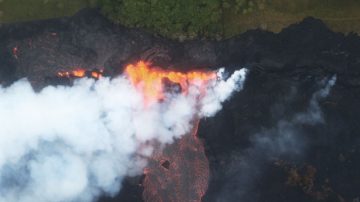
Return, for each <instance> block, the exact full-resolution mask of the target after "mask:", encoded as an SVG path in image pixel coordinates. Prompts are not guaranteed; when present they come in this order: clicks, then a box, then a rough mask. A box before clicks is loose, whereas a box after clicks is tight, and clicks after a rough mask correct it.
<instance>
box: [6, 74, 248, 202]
mask: <svg viewBox="0 0 360 202" xmlns="http://www.w3.org/2000/svg"><path fill="white" fill-rule="evenodd" d="M245 75H246V70H245V69H242V70H240V71H237V72H235V73H234V75H233V76H232V77H230V78H229V79H227V80H226V81H224V80H223V79H222V77H219V78H218V80H217V81H214V82H211V83H209V84H207V86H206V89H207V94H206V95H205V96H203V97H201V96H200V95H201V92H200V85H201V82H199V85H197V84H194V85H192V86H191V87H190V89H189V94H187V95H183V94H171V95H168V98H167V99H166V101H165V102H161V103H160V102H159V103H155V104H153V105H151V106H146V107H145V106H144V100H143V99H144V98H143V96H142V94H141V93H140V92H139V91H138V90H137V89H136V88H134V87H133V86H132V85H131V84H130V82H129V80H128V79H127V78H126V77H125V76H120V77H118V78H115V79H112V80H110V79H108V78H102V79H100V80H98V81H95V80H92V79H86V78H83V79H79V80H77V81H76V82H75V83H74V85H73V86H71V87H65V86H58V87H53V86H49V87H46V88H44V89H43V90H42V91H41V92H39V93H35V92H34V90H33V89H32V87H31V85H30V84H29V82H28V81H26V80H20V81H18V82H16V83H14V84H13V85H12V86H10V87H7V88H0V124H1V125H0V202H13V201H20V202H48V201H61V202H62V201H94V200H96V198H97V197H98V196H99V195H100V194H103V193H106V194H108V195H114V194H116V193H117V192H118V191H119V190H120V188H121V181H122V179H123V178H124V176H133V175H138V174H141V173H142V170H143V168H144V166H146V160H145V159H146V158H144V157H147V156H149V155H151V153H152V148H151V144H149V142H152V141H154V140H156V141H157V142H160V143H162V144H170V143H172V141H173V140H174V138H179V137H181V136H182V135H184V134H186V133H187V132H188V131H190V130H191V127H192V125H191V121H192V119H193V118H194V117H204V116H210V115H213V114H215V113H216V111H218V110H219V109H220V108H221V102H223V101H224V100H226V99H228V97H229V96H230V95H231V93H232V92H233V91H234V90H238V89H240V88H242V84H243V82H244V80H245ZM222 89H225V90H226V91H225V92H226V94H225V95H224V94H223V92H224V91H223V90H222ZM199 99H200V100H199ZM204 100H206V102H204ZM198 109H200V110H198Z"/></svg>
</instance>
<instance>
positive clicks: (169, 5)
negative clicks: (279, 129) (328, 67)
mask: <svg viewBox="0 0 360 202" xmlns="http://www.w3.org/2000/svg"><path fill="white" fill-rule="evenodd" d="M100 7H101V8H102V11H103V13H104V14H105V15H107V16H108V17H109V18H110V19H112V20H113V21H114V22H116V23H120V24H124V25H126V26H129V27H142V28H145V29H148V30H150V31H153V32H156V33H159V34H161V35H164V36H167V37H170V38H177V39H184V38H187V39H189V38H190V39H191V38H194V37H207V38H227V37H230V36H233V35H236V34H238V33H241V32H244V31H246V30H248V29H256V28H261V29H266V30H270V31H274V32H278V31H280V30H281V29H282V28H283V27H285V26H287V25H289V24H291V23H294V22H298V21H300V20H302V19H303V18H304V17H307V16H314V17H317V18H321V19H323V20H324V21H325V22H326V23H327V24H328V25H329V26H330V27H331V28H333V29H334V30H335V31H342V32H350V31H355V32H359V33H360V12H359V11H360V1H358V0H341V1H339V0H100Z"/></svg>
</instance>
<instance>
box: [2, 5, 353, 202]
mask: <svg viewBox="0 0 360 202" xmlns="http://www.w3.org/2000/svg"><path fill="white" fill-rule="evenodd" d="M139 59H145V60H151V61H152V62H153V63H154V64H158V65H161V66H170V67H176V68H180V69H187V68H193V67H209V68H218V67H222V66H225V67H226V68H227V70H228V71H233V70H235V69H238V68H241V67H247V68H249V69H250V74H249V76H248V78H247V81H246V83H245V88H244V90H243V91H241V92H239V93H237V94H235V95H234V96H233V98H232V99H231V100H230V101H228V102H226V103H225V104H224V108H223V110H222V111H221V112H220V113H219V114H218V115H216V116H215V117H214V118H210V119H207V120H202V122H201V123H200V128H199V135H200V137H202V138H203V139H204V141H205V145H206V153H207V156H208V159H209V161H210V169H211V181H210V185H209V190H208V192H207V194H206V195H205V196H204V200H203V201H208V202H212V201H242V202H255V201H260V202H264V201H269V202H280V201H284V202H287V201H294V202H297V201H350V202H356V201H359V200H360V108H359V104H360V37H359V36H357V35H355V34H348V35H346V36H345V35H343V34H339V33H334V32H332V31H331V30H329V29H328V28H327V27H326V26H325V25H324V24H323V23H322V22H321V21H320V20H316V19H313V18H307V19H305V20H304V21H303V22H301V23H299V24H295V25H292V26H290V27H288V28H286V29H284V30H283V31H282V32H281V33H279V34H274V33H270V32H266V31H261V30H254V31H248V32H246V33H244V34H242V35H240V36H237V37H234V38H231V39H228V40H224V41H219V42H212V41H204V40H198V41H190V42H184V43H180V42H174V41H169V40H166V39H163V38H161V37H156V36H152V35H150V34H148V33H146V32H144V31H141V30H133V29H127V28H124V27H121V26H117V25H113V24H111V23H110V22H109V21H107V20H106V19H105V18H104V17H103V16H101V15H100V14H99V13H98V12H97V11H95V10H84V11H82V12H80V13H78V14H77V15H75V16H74V17H71V18H63V19H54V20H48V21H38V22H29V23H19V24H9V25H2V27H1V28H0V81H1V84H2V85H9V84H11V82H13V81H15V80H17V79H20V78H23V77H27V78H28V79H29V80H30V81H31V82H32V84H33V85H34V87H35V88H37V89H40V88H41V87H43V86H44V85H48V84H52V83H54V82H55V81H54V80H53V76H54V75H56V72H58V71H59V70H68V69H70V68H73V67H82V68H88V69H92V68H99V67H104V68H105V70H106V72H107V74H109V75H115V74H117V73H120V72H121V70H122V69H121V67H122V66H123V65H125V64H127V63H129V62H132V61H137V60H139ZM333 75H336V76H337V83H336V85H335V86H334V87H333V88H332V90H331V93H330V95H329V96H328V97H326V98H324V99H321V100H320V103H319V104H320V107H321V111H322V112H323V114H322V115H323V119H324V123H317V124H314V125H312V124H295V125H293V127H292V128H291V131H293V133H294V134H293V135H291V136H287V135H286V131H285V132H284V131H283V130H281V128H280V129H279V128H278V127H277V124H278V123H279V122H282V121H289V122H291V120H292V117H294V116H296V114H299V113H302V112H304V111H306V110H307V108H308V105H309V102H310V100H311V96H312V94H313V93H314V92H316V91H318V90H319V89H320V88H321V84H320V83H321V81H322V80H324V79H327V78H330V77H332V76H333ZM259 137H266V140H267V141H266V142H264V141H261V138H259ZM139 180H140V177H139V178H135V179H128V180H127V181H126V182H124V183H125V186H124V188H123V189H122V190H121V192H120V194H119V195H118V196H116V198H114V199H111V198H106V197H104V198H102V199H100V201H104V202H105V201H141V191H142V189H141V187H139V186H138V184H139Z"/></svg>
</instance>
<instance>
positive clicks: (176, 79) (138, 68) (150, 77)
mask: <svg viewBox="0 0 360 202" xmlns="http://www.w3.org/2000/svg"><path fill="white" fill-rule="evenodd" d="M125 74H127V75H128V77H129V79H130V81H131V82H132V84H133V85H134V86H136V88H138V89H139V90H140V91H141V92H142V93H143V95H144V97H145V100H146V102H148V103H151V102H155V101H158V100H162V99H164V92H165V91H164V82H165V81H168V82H171V83H173V84H178V85H179V86H180V89H179V90H180V91H181V92H182V93H187V92H188V88H189V86H190V85H197V86H199V85H203V84H205V83H207V82H208V81H210V80H213V79H215V78H216V74H215V73H214V72H201V71H190V72H186V73H183V72H176V71H169V70H163V69H159V68H151V67H149V66H148V65H147V64H146V63H145V62H143V61H140V62H138V63H137V64H136V65H132V64H130V65H128V66H127V67H126V68H125Z"/></svg>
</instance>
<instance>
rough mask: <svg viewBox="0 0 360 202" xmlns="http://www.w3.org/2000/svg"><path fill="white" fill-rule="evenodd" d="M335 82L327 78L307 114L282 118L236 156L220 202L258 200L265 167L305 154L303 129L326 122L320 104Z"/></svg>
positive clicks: (333, 78) (313, 97) (313, 96)
mask: <svg viewBox="0 0 360 202" xmlns="http://www.w3.org/2000/svg"><path fill="white" fill-rule="evenodd" d="M335 83H336V76H333V77H332V78H331V79H325V80H324V81H322V83H321V85H323V86H324V87H323V88H321V89H320V90H319V91H317V92H315V93H314V94H313V95H312V97H311V99H310V102H309V106H308V108H307V109H306V110H305V112H301V113H297V114H295V115H294V116H293V117H291V118H290V119H280V120H279V121H278V122H277V124H275V125H274V127H273V128H269V129H264V130H263V131H262V132H260V133H257V134H254V135H253V136H251V137H250V138H251V139H250V141H251V143H252V146H251V147H250V148H248V149H247V150H246V151H245V152H244V153H241V154H235V158H234V160H233V161H232V162H231V164H230V165H229V170H228V173H227V176H225V177H224V178H226V179H227V180H228V183H227V184H226V185H225V187H224V188H223V189H222V190H221V193H220V194H219V196H218V198H217V200H216V201H219V202H225V201H233V200H234V199H236V200H242V201H258V200H259V199H258V198H256V197H257V195H256V194H254V191H253V188H254V187H253V186H254V184H255V183H256V182H259V181H260V180H261V177H262V173H263V171H264V170H263V169H264V165H265V164H266V163H268V162H269V161H271V160H275V159H276V158H281V157H283V158H284V157H289V156H291V157H294V156H299V155H300V156H301V155H302V153H303V151H304V146H305V145H304V144H305V143H304V139H303V138H302V135H303V134H302V131H301V128H303V126H304V125H316V124H324V123H325V121H324V117H323V113H322V110H321V108H320V105H319V101H321V100H322V99H324V98H325V97H327V96H328V95H329V93H330V90H331V88H332V87H333V86H334V85H335Z"/></svg>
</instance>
